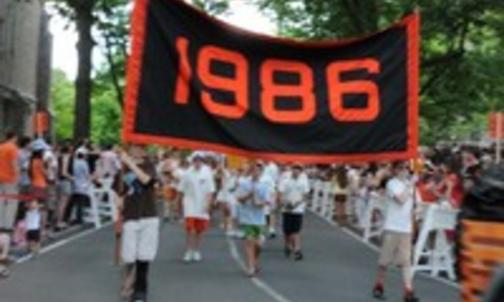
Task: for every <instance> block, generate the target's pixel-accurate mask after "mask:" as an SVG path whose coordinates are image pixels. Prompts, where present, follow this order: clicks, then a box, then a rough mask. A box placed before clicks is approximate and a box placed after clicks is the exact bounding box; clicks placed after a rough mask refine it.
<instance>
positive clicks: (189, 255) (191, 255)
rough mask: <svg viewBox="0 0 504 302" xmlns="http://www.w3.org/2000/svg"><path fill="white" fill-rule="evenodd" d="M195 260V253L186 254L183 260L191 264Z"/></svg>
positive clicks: (188, 252)
mask: <svg viewBox="0 0 504 302" xmlns="http://www.w3.org/2000/svg"><path fill="white" fill-rule="evenodd" d="M193 259H194V256H193V251H187V252H185V254H184V259H183V260H184V262H185V263H189V262H191V261H193Z"/></svg>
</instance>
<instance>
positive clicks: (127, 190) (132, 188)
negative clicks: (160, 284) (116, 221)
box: [114, 146, 159, 302]
mask: <svg viewBox="0 0 504 302" xmlns="http://www.w3.org/2000/svg"><path fill="white" fill-rule="evenodd" d="M121 161H122V163H123V165H124V168H123V170H122V171H121V173H119V174H118V175H117V177H116V181H115V185H114V187H115V189H116V191H117V192H118V195H119V196H120V197H121V200H122V206H121V208H122V219H123V221H124V224H123V231H122V247H121V254H122V259H123V262H124V264H125V279H124V281H125V282H124V285H123V290H122V294H123V296H125V297H130V298H131V300H130V301H133V302H140V301H142V302H143V301H146V300H147V276H148V270H149V263H150V262H152V261H153V260H154V258H155V256H156V253H157V249H158V244H159V218H158V214H157V208H156V193H155V184H156V172H155V171H156V169H155V166H154V164H153V163H152V162H151V161H150V160H149V159H148V157H147V154H146V151H145V149H144V147H141V146H133V147H131V148H130V150H129V154H128V153H126V152H122V153H121ZM130 284H132V285H133V288H132V289H131V286H130Z"/></svg>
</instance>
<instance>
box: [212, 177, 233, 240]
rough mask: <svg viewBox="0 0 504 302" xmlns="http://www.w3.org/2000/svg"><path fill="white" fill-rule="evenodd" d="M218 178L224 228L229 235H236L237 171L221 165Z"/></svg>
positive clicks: (218, 195) (218, 199) (219, 201)
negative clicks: (235, 192) (235, 193)
mask: <svg viewBox="0 0 504 302" xmlns="http://www.w3.org/2000/svg"><path fill="white" fill-rule="evenodd" d="M217 175H218V177H217V178H218V180H219V181H220V186H219V187H220V189H219V193H218V194H217V198H216V200H217V203H218V204H219V207H220V208H221V209H222V213H223V219H224V221H223V228H224V230H225V231H226V235H227V236H234V234H235V224H234V218H236V198H235V196H234V194H233V192H234V190H235V189H236V185H237V176H236V173H235V172H234V171H232V170H229V169H226V168H224V167H221V168H220V169H219V170H218V172H217Z"/></svg>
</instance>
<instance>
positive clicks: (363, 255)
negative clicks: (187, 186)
mask: <svg viewBox="0 0 504 302" xmlns="http://www.w3.org/2000/svg"><path fill="white" fill-rule="evenodd" d="M161 236H162V244H161V247H160V251H159V255H158V258H157V260H156V262H155V263H154V264H153V265H152V269H151V272H150V281H151V282H150V285H149V286H150V297H149V298H150V299H149V301H176V302H185V301H188V302H189V301H195V302H198V301H216V302H217V301H218V302H237V301H240V302H260V301H275V302H290V301H292V302H311V301H320V302H326V301H342V302H370V301H373V299H372V298H371V297H370V288H371V287H372V284H373V278H374V271H375V267H376V261H377V257H378V255H377V254H376V252H375V251H373V250H371V249H369V248H368V247H366V246H365V245H363V244H362V243H361V242H359V241H357V240H356V239H354V238H352V237H351V236H349V235H348V234H346V233H344V232H342V231H341V230H339V229H338V228H337V227H334V226H330V225H329V224H327V223H326V222H324V221H321V220H319V219H318V218H316V217H314V216H308V219H307V221H306V225H305V234H304V245H305V255H306V259H305V261H304V262H293V261H289V260H287V259H285V258H284V256H283V250H282V240H281V238H279V239H275V240H272V241H268V243H267V246H266V248H265V251H264V253H263V255H262V259H263V262H262V265H261V273H260V274H259V275H258V278H256V279H249V278H247V277H245V275H244V273H243V271H242V270H241V268H240V265H239V261H240V258H241V256H240V255H239V258H238V259H235V258H236V257H233V255H232V254H233V253H232V251H233V248H234V247H238V250H240V249H241V242H239V241H238V242H230V241H228V240H227V239H226V238H225V237H224V235H223V234H222V231H221V230H218V229H217V228H214V229H213V231H212V232H210V233H209V234H208V237H207V239H206V242H205V244H204V249H203V256H204V261H203V262H202V263H195V264H184V263H182V262H181V260H180V258H181V255H182V253H183V244H184V237H183V230H182V228H181V227H180V225H175V224H166V225H165V226H164V227H163V231H162V235H161ZM113 243H114V236H113V230H112V228H110V227H109V228H105V229H102V230H100V231H98V232H94V233H91V234H88V235H85V236H82V237H81V238H78V239H76V240H73V241H71V242H69V243H68V244H65V245H63V246H61V247H57V248H55V249H53V250H51V251H49V252H47V253H45V254H43V255H40V256H39V257H38V258H37V259H33V260H28V261H26V262H24V263H21V264H18V265H16V266H15V267H14V268H13V274H12V276H11V277H10V278H9V279H7V280H0V301H2V302H31V301H39V302H60V301H61V302H71V301H72V302H73V301H75V302H96V301H103V302H108V301H121V299H120V298H119V295H118V289H119V282H120V270H119V268H117V267H114V266H113V264H112V263H113ZM235 256H236V255H235ZM237 260H238V261H237ZM387 285H388V287H389V289H390V290H389V291H388V293H387V296H388V299H387V301H394V302H400V301H401V289H400V274H399V271H393V272H391V273H390V275H389V278H388V281H387ZM416 285H417V292H418V295H419V296H420V298H422V301H428V302H437V301H439V302H451V301H453V302H455V301H459V294H458V290H457V289H456V288H454V287H451V286H448V285H445V284H443V283H440V282H439V281H436V280H432V279H429V278H427V277H423V276H420V277H417V278H416ZM392 288H395V290H392Z"/></svg>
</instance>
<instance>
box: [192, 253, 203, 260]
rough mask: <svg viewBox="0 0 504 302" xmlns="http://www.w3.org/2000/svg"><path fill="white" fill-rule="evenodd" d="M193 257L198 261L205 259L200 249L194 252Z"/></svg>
mask: <svg viewBox="0 0 504 302" xmlns="http://www.w3.org/2000/svg"><path fill="white" fill-rule="evenodd" d="M192 259H193V260H194V261H196V262H200V261H201V260H203V257H202V256H201V253H200V252H199V251H195V252H193V255H192Z"/></svg>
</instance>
